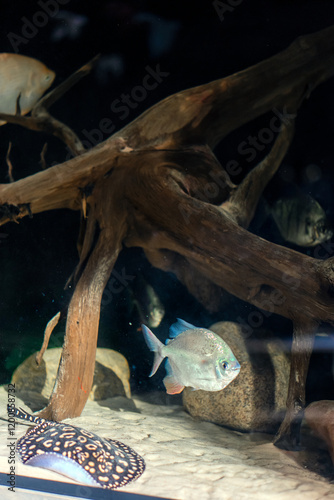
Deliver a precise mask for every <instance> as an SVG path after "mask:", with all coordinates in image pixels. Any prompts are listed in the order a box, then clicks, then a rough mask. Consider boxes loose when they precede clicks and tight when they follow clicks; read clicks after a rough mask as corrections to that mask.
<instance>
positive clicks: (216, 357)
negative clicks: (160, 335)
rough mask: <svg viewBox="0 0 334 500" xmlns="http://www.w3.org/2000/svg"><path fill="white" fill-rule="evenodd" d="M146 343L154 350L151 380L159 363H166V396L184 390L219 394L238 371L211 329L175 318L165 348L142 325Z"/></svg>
mask: <svg viewBox="0 0 334 500" xmlns="http://www.w3.org/2000/svg"><path fill="white" fill-rule="evenodd" d="M142 331H143V334H144V338H145V341H146V343H147V345H148V347H149V349H150V350H151V351H154V363H153V368H152V371H151V373H150V377H152V375H154V374H155V372H156V371H157V369H158V368H159V366H160V363H161V361H162V360H163V359H164V358H166V357H168V359H167V360H166V365H165V366H166V371H167V376H166V377H165V378H164V379H163V383H164V385H165V387H166V390H167V393H168V394H178V393H180V392H182V391H183V389H184V388H185V387H192V388H193V389H203V390H205V391H220V390H221V389H224V388H225V387H226V386H227V385H228V384H229V383H230V382H232V380H233V379H235V377H236V376H237V375H238V373H239V371H240V365H239V363H238V361H237V360H236V358H235V356H234V354H233V352H232V351H231V349H230V348H229V346H228V345H227V344H226V342H224V340H223V339H221V338H220V337H219V335H216V334H215V333H214V332H212V331H211V330H207V329H205V328H197V327H196V326H193V325H191V324H190V323H187V322H186V321H183V320H182V319H178V320H177V322H176V323H174V324H173V325H172V326H171V327H170V330H169V332H170V337H171V338H170V339H168V340H167V341H166V345H164V344H163V343H162V342H160V340H159V339H157V337H156V336H155V335H154V334H153V333H152V332H151V330H150V329H149V328H147V326H145V325H142Z"/></svg>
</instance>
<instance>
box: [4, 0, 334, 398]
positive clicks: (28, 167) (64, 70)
mask: <svg viewBox="0 0 334 500" xmlns="http://www.w3.org/2000/svg"><path fill="white" fill-rule="evenodd" d="M61 3H62V4H63V5H62V6H61V5H60V2H59V3H58V2H56V0H52V1H51V4H52V5H53V6H54V5H56V7H53V8H57V7H59V8H60V9H61V10H62V11H66V12H67V14H66V12H65V14H61V15H62V17H63V20H61V19H60V18H59V17H53V16H51V15H49V16H48V17H47V20H46V21H45V22H44V21H43V19H44V18H43V15H42V16H38V15H36V13H38V12H43V8H42V6H41V5H42V4H43V5H49V8H50V9H52V5H51V4H49V3H48V2H47V1H45V2H43V1H42V2H33V1H31V2H27V1H26V0H15V1H12V2H9V1H5V2H1V6H0V51H1V52H14V50H15V49H17V50H18V52H19V53H21V54H24V55H28V56H31V57H36V58H38V59H40V60H42V61H43V62H44V63H45V64H47V65H48V66H49V67H50V68H52V69H53V70H55V71H56V74H57V77H56V81H55V83H56V84H57V83H60V82H61V81H62V80H64V79H65V78H66V77H67V76H68V75H69V74H71V73H72V72H73V71H74V70H76V69H77V68H78V67H80V66H81V65H82V64H84V63H85V62H87V61H88V60H89V59H91V58H92V57H94V56H95V55H96V54H98V53H100V54H101V60H102V61H103V64H100V65H99V66H98V67H97V68H96V70H94V71H93V72H92V73H91V74H90V75H89V76H88V77H86V78H84V79H83V80H82V81H81V82H80V83H79V84H78V85H77V86H75V87H74V88H73V89H72V90H71V91H70V92H68V93H67V94H66V95H65V96H64V97H63V98H62V99H61V100H60V101H58V102H57V103H56V104H55V105H54V107H53V108H52V109H51V111H52V113H53V114H54V116H56V117H57V118H59V119H61V120H62V121H64V122H65V123H67V124H68V125H70V126H71V127H72V128H73V129H74V130H75V131H76V132H77V133H78V134H79V136H80V138H81V139H83V140H86V141H88V142H90V144H91V145H94V144H95V143H96V142H97V141H99V140H104V139H106V138H107V137H108V134H103V133H101V130H100V131H99V132H98V130H99V124H100V121H101V119H103V118H108V119H110V120H111V121H112V123H113V126H114V127H115V130H119V129H120V128H122V127H123V126H125V125H126V124H127V123H129V122H131V121H132V120H133V119H134V118H135V117H136V116H138V115H139V114H141V113H142V112H143V111H145V110H146V109H147V108H149V107H150V106H151V105H153V104H155V103H156V102H158V101H159V100H161V99H163V98H164V97H166V96H168V95H170V94H172V93H174V92H177V91H180V90H183V89H185V88H188V87H192V86H196V85H199V84H203V83H206V82H209V81H211V80H214V79H217V78H221V77H224V76H227V75H230V74H232V73H234V72H236V71H239V70H242V69H245V68H247V67H249V66H251V65H253V64H255V63H257V62H259V61H262V60H263V59H265V58H267V57H270V56H272V55H274V54H276V53H277V52H279V51H281V50H283V49H285V48H286V47H287V46H288V45H289V44H290V43H291V42H292V41H293V40H295V39H296V37H298V36H299V35H304V34H308V33H312V32H315V31H317V30H320V29H322V28H325V27H327V26H330V25H331V24H332V23H333V22H334V4H333V2H332V0H328V1H319V0H308V1H283V0H279V1H273V0H265V1H246V0H244V1H241V2H239V3H238V2H236V1H234V2H231V4H233V5H234V7H233V8H232V7H231V8H230V9H229V10H228V11H226V12H225V14H224V19H223V20H221V19H220V17H219V15H218V13H217V11H216V10H215V7H214V4H213V3H212V2H211V1H202V2H201V1H200V2H193V1H188V0H182V1H176V0H173V1H169V2H156V1H144V0H143V1H140V0H138V1H135V0H133V1H122V2H121V1H119V2H116V1H115V2H110V1H102V0H100V1H97V0H95V1H94V2H84V1H82V0H70V1H67V2H66V1H65V0H62V2H61ZM237 3H238V5H236V4H237ZM225 4H227V5H228V4H229V2H228V1H226V2H225ZM68 12H70V13H71V14H72V15H74V17H73V16H72V21H73V23H77V25H76V26H78V25H79V26H80V23H81V28H80V29H79V30H78V29H77V28H75V24H74V27H72V28H67V27H66V22H65V21H64V18H65V19H66V16H67V17H68V16H69V15H70V14H68ZM81 16H84V17H81ZM31 23H32V27H31ZM34 23H35V24H34ZM38 23H39V24H40V27H38V28H36V24H38ZM162 26H163V27H164V28H163V29H164V30H165V31H164V35H162V34H161V30H162ZM25 27H26V28H25ZM29 27H30V28H29ZM29 29H30V31H29ZM27 30H28V31H27ZM27 33H28V34H29V38H27V37H25V35H26V34H27ZM18 37H23V39H22V40H21V39H20V38H18ZM24 40H25V41H24ZM168 40H170V43H168ZM157 64H159V65H160V68H161V71H164V72H166V73H168V74H169V75H168V76H166V77H165V78H163V79H162V82H161V83H160V84H159V85H158V86H157V87H156V88H155V89H153V90H151V91H149V92H148V93H147V96H146V98H145V99H143V100H142V101H141V102H137V103H136V106H133V107H129V108H128V112H127V113H124V115H127V116H123V114H121V113H119V112H115V111H113V110H112V105H113V103H115V100H116V99H120V97H121V95H122V94H123V93H125V94H127V93H130V94H131V92H132V90H133V88H134V87H135V86H137V85H141V83H142V81H143V78H144V77H145V75H146V74H147V69H146V68H147V66H149V67H150V68H153V69H154V68H156V65H157ZM259 84H260V82H259ZM333 91H334V79H331V80H329V81H328V82H326V83H325V84H322V85H321V86H319V87H318V88H317V89H316V90H315V91H314V92H313V93H312V95H311V98H310V100H308V101H306V102H305V103H304V105H303V107H302V109H301V110H300V113H299V116H298V119H297V124H296V135H295V139H294V142H293V144H292V147H291V148H290V150H289V152H288V155H287V157H286V159H285V160H284V165H283V166H282V168H281V170H280V172H279V173H278V174H277V178H276V179H275V183H276V185H277V183H278V184H279V183H280V182H281V181H282V182H283V181H284V182H285V181H286V180H289V181H293V182H295V183H296V184H297V185H299V186H302V187H304V188H305V189H307V190H308V191H309V192H310V193H311V194H312V195H313V196H315V197H316V198H317V199H318V201H319V202H320V203H321V204H322V205H323V207H324V208H325V209H326V212H327V215H328V217H329V219H330V220H331V221H332V222H333V220H334V203H333V184H334V179H333V176H334V173H333V172H334V170H333V130H334V98H333V95H334V92H333ZM267 123H268V116H264V117H261V118H259V119H257V120H255V121H254V122H252V123H250V124H247V125H246V126H243V127H242V128H241V129H239V130H237V131H235V132H233V133H232V134H231V135H230V136H229V137H228V138H227V139H225V140H224V141H223V142H222V143H221V144H220V145H219V146H218V147H217V149H216V151H215V152H216V154H217V156H218V158H219V159H220V161H221V162H222V164H223V165H224V164H225V163H226V162H227V161H228V160H230V159H236V160H237V161H239V162H240V164H241V165H242V166H243V169H242V171H243V175H244V174H245V173H246V172H247V171H248V170H249V169H250V168H252V167H253V166H254V165H255V164H256V163H257V162H258V161H259V160H260V159H261V156H260V155H256V159H255V160H254V161H246V158H245V156H242V155H240V153H238V145H239V144H240V142H241V141H243V140H245V139H246V138H247V137H248V136H249V135H257V133H258V131H259V130H260V129H261V128H263V127H265V126H267ZM9 141H12V153H11V161H12V163H13V165H14V172H13V175H14V178H15V180H18V179H20V178H24V177H26V176H28V175H32V174H34V173H35V172H37V171H39V170H40V169H41V166H40V164H39V160H40V152H41V150H42V147H43V144H44V143H45V142H46V141H47V142H48V152H47V156H46V159H47V162H48V164H52V163H54V162H59V163H60V162H62V161H64V159H65V158H66V155H67V154H68V152H67V151H66V149H65V147H64V145H63V144H62V143H61V142H59V141H58V140H57V139H55V138H50V137H49V136H46V135H44V134H41V133H34V132H32V131H28V130H25V129H21V128H19V127H16V126H13V125H6V126H4V127H1V128H0V182H1V183H6V182H8V178H7V165H6V161H5V158H6V152H7V148H8V143H9ZM263 154H264V153H263ZM309 164H316V165H318V167H320V172H321V175H320V178H319V179H318V180H317V182H315V183H312V184H309V185H308V186H305V175H304V174H305V167H306V166H307V165H309ZM235 180H236V181H240V180H241V177H240V179H235ZM270 189H271V188H270V186H269V188H268V191H267V195H268V196H269V197H270V196H271V191H270ZM78 228H79V214H78V213H76V212H71V211H66V210H59V211H54V212H46V213H42V214H38V215H35V216H34V217H33V218H32V219H29V218H25V219H23V220H22V221H21V222H20V224H14V223H11V224H7V225H6V226H3V227H2V228H1V231H0V232H1V233H2V234H3V235H4V236H3V237H1V238H0V262H1V280H0V366H1V370H0V383H7V382H8V381H9V380H10V377H11V374H12V372H13V370H14V369H15V367H16V366H17V365H18V364H19V363H20V362H22V361H23V359H25V358H26V357H27V356H28V355H30V354H31V353H32V352H34V351H36V350H37V349H39V348H40V346H41V343H42V339H43V331H44V328H45V325H46V323H47V321H48V320H49V319H50V318H51V317H52V316H53V315H54V314H55V313H56V312H57V311H59V310H60V309H63V308H64V307H65V306H66V304H67V303H68V301H69V300H70V296H71V291H64V284H65V282H66V280H67V278H68V276H69V275H70V274H71V272H72V270H73V268H74V267H75V265H76V263H77V251H76V240H77V236H78ZM263 231H264V234H263ZM261 234H262V236H264V237H267V238H268V239H271V240H272V241H275V242H277V243H280V244H282V243H284V242H283V240H282V239H281V238H280V236H279V234H278V232H277V230H276V228H275V227H274V226H273V225H272V224H271V223H270V222H269V223H267V224H266V225H265V226H264V229H262V233H261ZM299 251H303V252H305V253H309V254H310V255H312V253H311V252H312V250H303V249H299ZM123 268H125V269H126V272H127V274H129V275H134V276H136V275H137V274H138V272H141V273H142V275H143V276H144V277H145V279H146V280H147V281H148V282H150V283H151V284H152V285H153V286H154V287H155V289H156V291H157V292H158V294H159V296H160V298H161V300H162V302H163V303H164V305H165V308H166V316H165V318H164V320H163V322H162V324H161V325H160V327H159V328H158V329H157V330H156V333H157V335H158V336H159V337H160V338H161V339H164V338H166V337H167V334H168V328H169V326H170V324H171V323H172V322H173V321H175V318H176V317H181V318H183V319H185V320H187V321H189V322H191V323H194V324H196V325H198V326H209V325H210V324H212V323H213V322H215V321H218V320H234V319H235V318H236V317H241V318H244V319H245V321H247V318H248V317H249V314H250V313H251V312H252V311H253V310H254V307H253V306H251V305H250V304H247V303H244V302H242V301H240V300H238V299H236V298H232V299H230V300H229V301H228V302H227V305H226V307H224V308H223V309H222V310H221V311H219V312H218V313H216V314H209V313H208V312H207V311H206V310H205V309H204V308H203V307H202V306H201V305H200V304H198V302H197V301H196V300H195V299H194V298H193V297H192V296H190V295H189V294H188V292H187V291H186V289H185V288H184V287H183V286H182V285H181V284H180V283H179V282H178V281H177V280H176V278H175V277H174V276H173V275H172V274H169V273H163V272H162V271H159V270H157V269H154V268H152V267H151V266H150V265H149V264H148V262H147V261H146V260H145V258H144V256H143V254H142V251H141V250H140V249H131V250H124V252H123V253H122V254H121V256H120V258H119V260H118V262H117V266H116V269H117V270H118V271H119V272H121V271H122V269H123ZM105 302H106V304H105V305H104V307H103V308H102V313H101V323H100V335H99V341H98V345H99V346H101V347H110V348H113V349H116V350H119V351H120V352H122V353H123V354H124V355H125V356H126V357H127V359H128V361H129V364H130V367H131V369H132V376H131V382H132V388H133V390H135V391H141V390H147V389H156V388H159V389H160V388H162V387H163V386H162V383H161V380H162V377H163V372H164V370H161V371H160V372H159V374H158V375H157V376H156V377H155V378H154V380H151V379H148V374H149V371H150V365H151V354H150V353H149V352H148V349H147V347H146V345H145V344H144V341H143V338H142V335H141V333H140V332H138V327H139V319H138V317H136V316H135V315H134V314H133V313H130V312H129V307H130V306H129V297H128V295H127V293H126V291H124V293H120V294H117V296H116V295H115V296H113V299H112V300H111V301H107V300H106V301H105ZM130 309H131V308H130ZM262 326H264V327H267V328H269V329H271V330H272V331H274V333H275V334H277V335H278V336H280V337H281V338H284V339H286V340H287V343H289V341H290V339H291V324H290V322H289V321H287V320H285V319H283V318H280V317H278V316H275V315H272V316H270V317H269V318H266V317H264V322H263V325H262ZM64 329H65V323H64V322H63V323H61V324H60V325H59V326H58V327H57V330H55V332H54V335H53V337H52V338H51V341H50V346H60V345H61V340H62V335H61V332H63V331H64ZM331 350H333V342H332V343H330V345H328V340H327V344H326V346H325V345H324V341H323V340H321V339H319V340H318V341H317V343H316V349H315V352H314V354H313V356H312V360H311V369H310V374H309V381H308V393H307V397H308V400H309V401H310V400H313V399H322V398H330V397H332V392H333V379H332V374H331V359H332V354H331Z"/></svg>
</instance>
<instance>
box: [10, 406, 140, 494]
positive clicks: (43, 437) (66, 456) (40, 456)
mask: <svg viewBox="0 0 334 500" xmlns="http://www.w3.org/2000/svg"><path fill="white" fill-rule="evenodd" d="M15 416H16V417H17V418H20V419H23V420H28V421H29V422H33V423H34V424H37V425H36V426H35V427H33V428H32V429H30V430H28V431H27V433H26V434H25V435H24V436H23V437H21V438H20V439H19V440H18V442H17V445H16V448H17V451H18V453H19V455H20V458H21V460H22V462H23V463H24V464H26V465H32V466H35V467H43V468H45V469H50V470H53V471H55V472H59V473H60V474H63V475H64V476H67V477H69V478H71V479H74V480H75V481H78V482H80V483H84V484H88V485H90V486H101V487H102V488H109V489H116V488H119V487H120V486H124V485H125V484H127V483H129V482H130V481H133V480H134V479H137V478H138V477H139V476H140V475H141V474H142V473H143V472H144V469H145V462H144V460H143V458H142V457H141V456H140V455H138V453H136V452H135V451H134V450H133V449H132V448H130V447H129V446H127V445H126V444H123V443H121V442H120V441H116V440H115V439H109V438H101V437H99V436H97V435H96V434H94V433H93V432H88V431H86V430H85V429H81V428H80V427H74V426H73V425H69V424H62V423H59V422H53V421H51V420H46V419H44V418H39V417H35V416H33V415H29V413H27V412H25V411H24V410H22V408H20V409H16V410H15Z"/></svg>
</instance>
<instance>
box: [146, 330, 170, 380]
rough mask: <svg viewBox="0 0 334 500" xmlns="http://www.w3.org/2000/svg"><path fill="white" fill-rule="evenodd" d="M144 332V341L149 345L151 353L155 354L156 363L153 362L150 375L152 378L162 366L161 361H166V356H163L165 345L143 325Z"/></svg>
mask: <svg viewBox="0 0 334 500" xmlns="http://www.w3.org/2000/svg"><path fill="white" fill-rule="evenodd" d="M141 328H142V332H143V334H144V339H145V342H146V344H147V347H148V348H149V350H150V351H153V352H154V361H153V367H152V370H151V373H150V375H149V376H150V377H152V375H154V374H155V372H156V371H157V369H158V368H159V366H160V363H161V361H162V360H163V359H164V357H165V356H163V355H162V353H161V349H162V348H163V347H164V345H163V343H162V342H160V340H159V339H157V337H156V336H155V335H154V333H153V332H151V330H150V329H149V328H147V326H145V325H141Z"/></svg>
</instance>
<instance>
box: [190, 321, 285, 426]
mask: <svg viewBox="0 0 334 500" xmlns="http://www.w3.org/2000/svg"><path fill="white" fill-rule="evenodd" d="M210 330H212V331H214V332H215V333H217V334H218V335H219V336H220V337H222V338H223V340H224V341H225V342H227V344H228V345H229V346H230V347H231V349H232V351H233V353H234V355H235V356H236V358H237V360H238V361H239V363H240V365H241V369H240V373H239V375H238V376H237V377H236V378H235V379H234V380H233V381H232V382H231V383H230V384H229V385H228V386H227V387H226V388H225V389H223V390H222V391H217V392H208V391H201V390H199V391H193V390H191V389H189V388H186V389H185V390H184V392H183V403H184V406H185V408H186V410H187V411H188V412H189V413H190V414H191V415H192V416H194V417H198V418H201V419H203V420H208V421H209V422H214V423H216V424H220V425H225V426H228V427H230V428H232V429H235V430H240V431H261V432H276V430H277V428H278V425H279V424H280V422H281V420H282V417H283V412H284V410H285V403H286V397H287V391H288V383H289V372H290V363H289V359H288V356H287V355H286V354H285V353H284V346H283V344H282V343H281V342H280V341H279V340H278V339H274V338H273V336H272V335H271V334H270V333H268V332H263V331H254V332H253V334H252V335H251V336H250V337H249V338H245V335H244V334H243V332H242V327H241V326H240V325H239V324H237V323H232V322H220V323H216V324H214V325H212V326H211V327H210Z"/></svg>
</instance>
